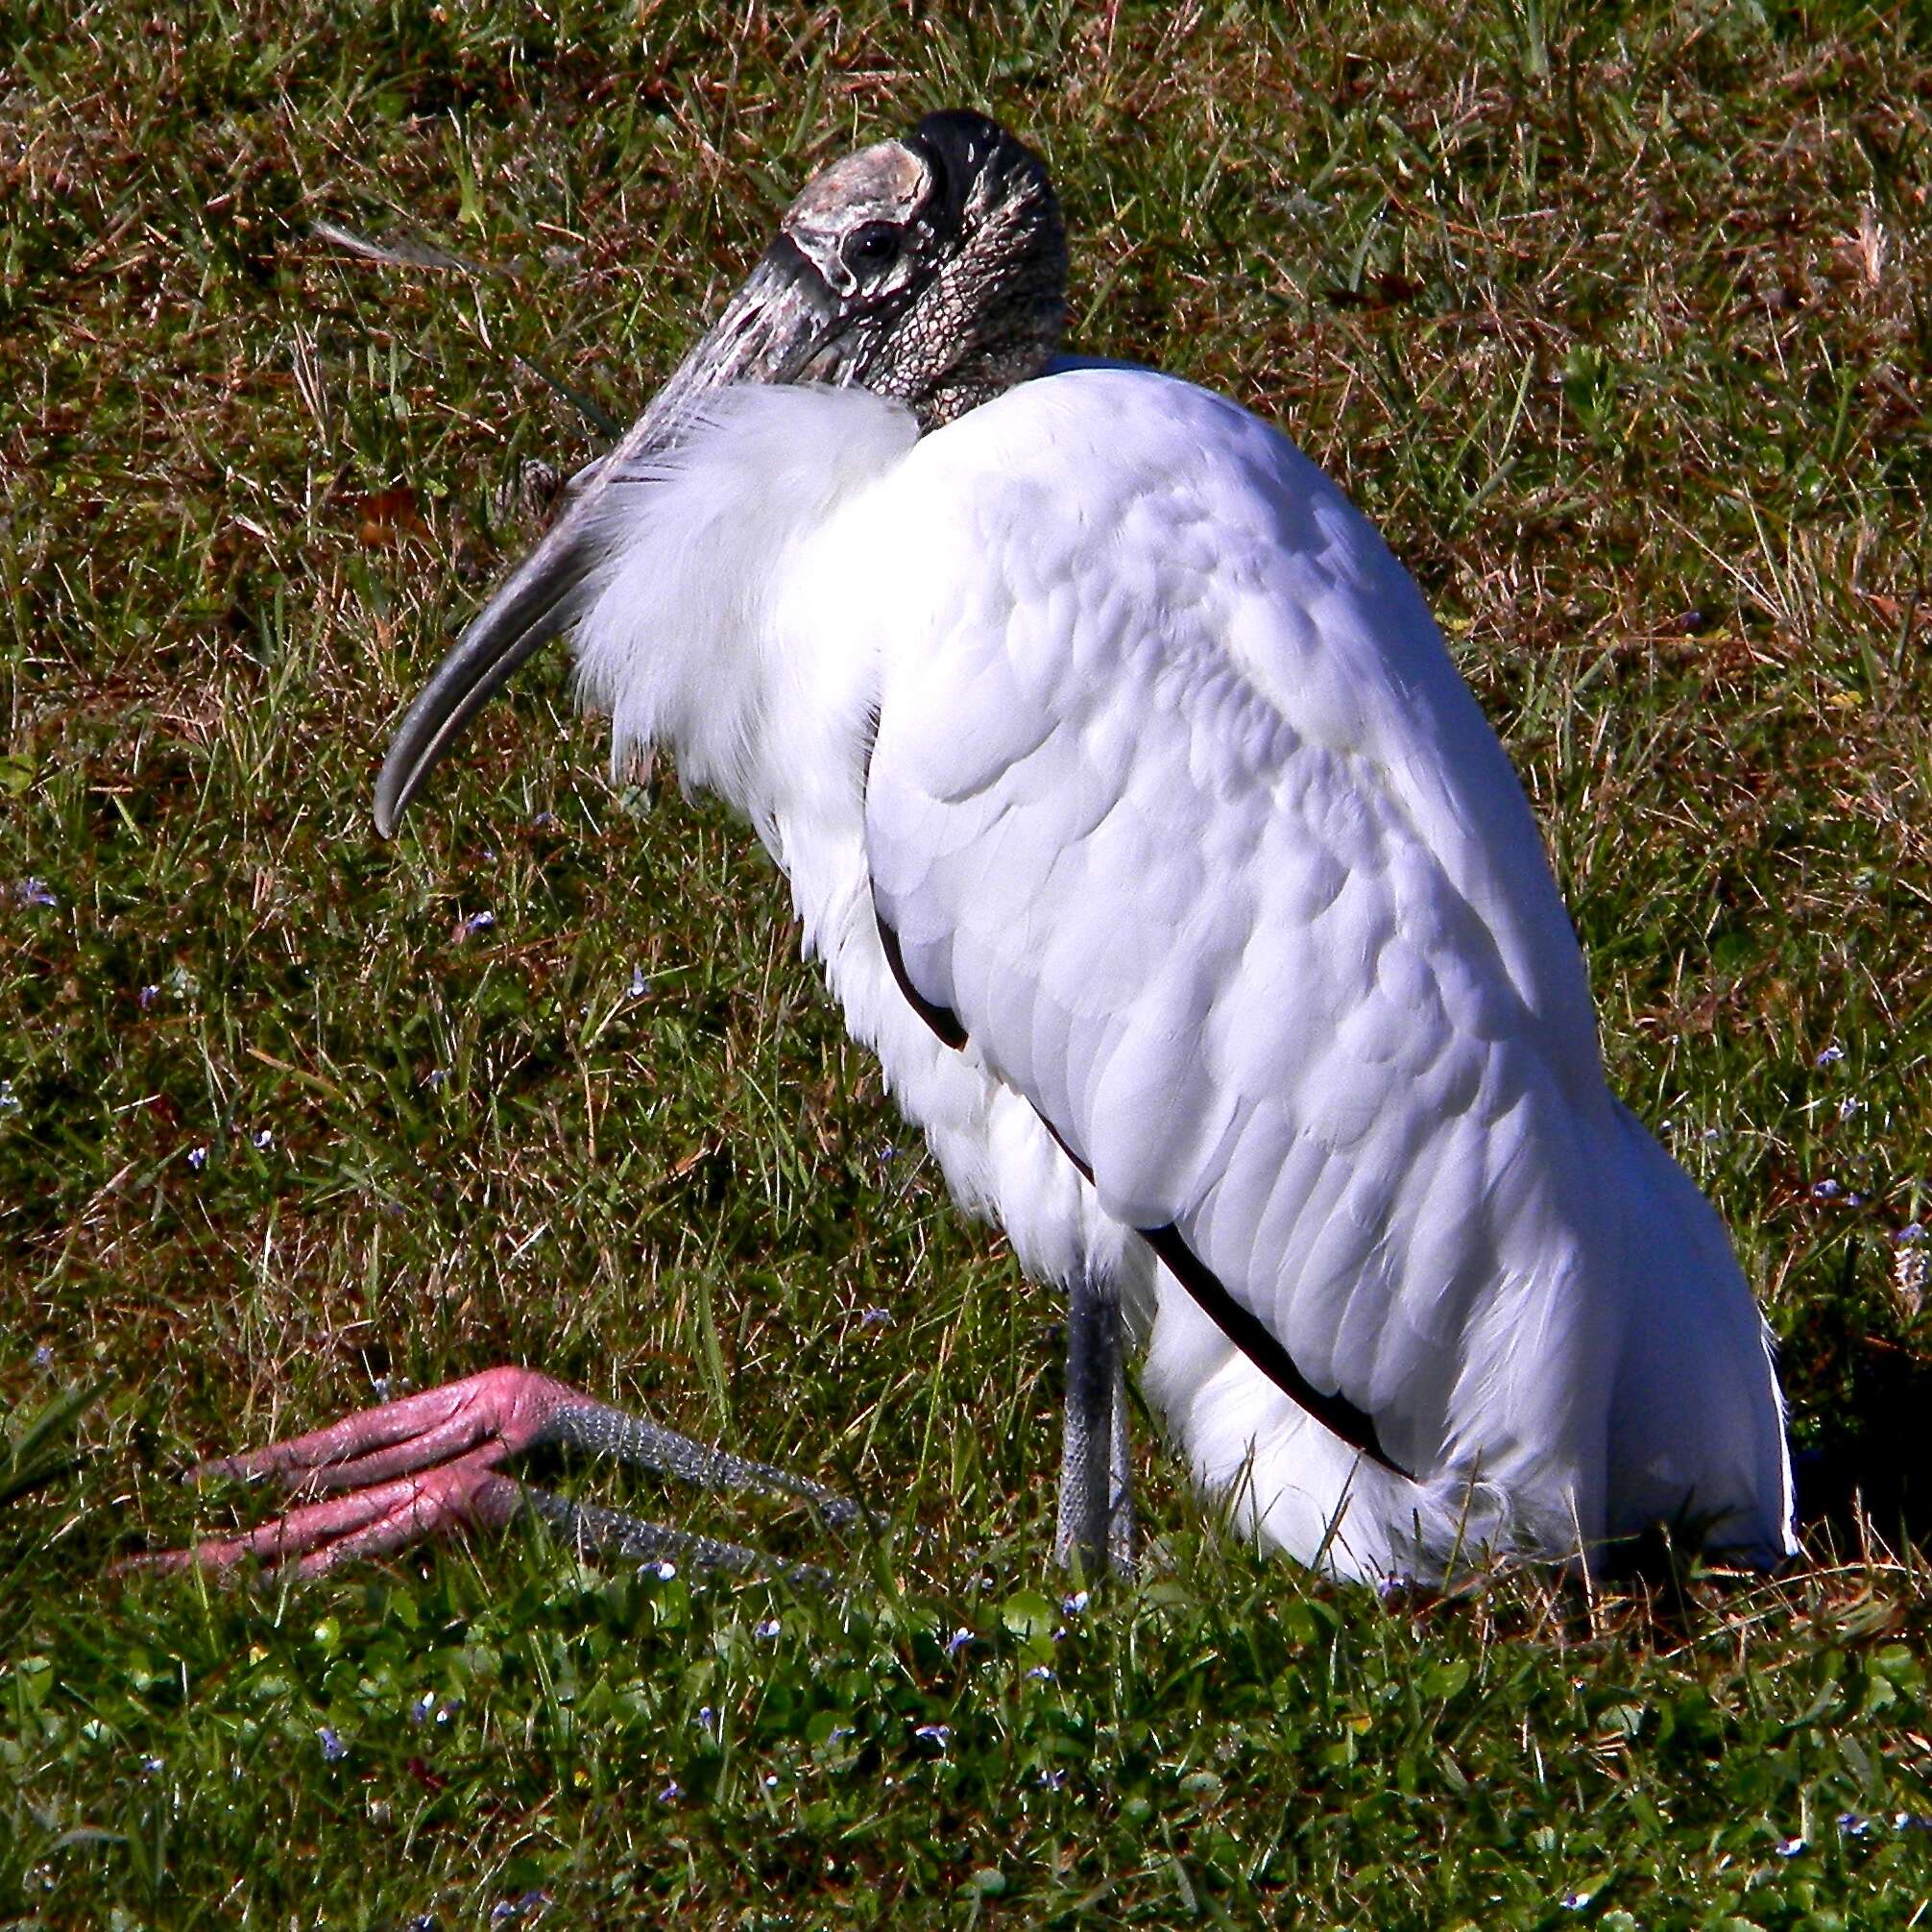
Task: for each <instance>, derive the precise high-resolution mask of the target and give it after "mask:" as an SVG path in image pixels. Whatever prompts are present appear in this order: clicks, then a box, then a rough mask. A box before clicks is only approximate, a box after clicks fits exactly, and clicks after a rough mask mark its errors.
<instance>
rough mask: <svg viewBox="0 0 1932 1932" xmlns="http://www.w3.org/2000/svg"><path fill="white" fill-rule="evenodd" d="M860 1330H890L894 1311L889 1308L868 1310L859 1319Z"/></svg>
mask: <svg viewBox="0 0 1932 1932" xmlns="http://www.w3.org/2000/svg"><path fill="white" fill-rule="evenodd" d="M858 1325H859V1327H860V1328H890V1327H891V1326H892V1311H891V1310H890V1309H889V1308H868V1309H866V1310H865V1311H864V1313H863V1314H861V1315H860V1316H859V1317H858Z"/></svg>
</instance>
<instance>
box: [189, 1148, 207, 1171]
mask: <svg viewBox="0 0 1932 1932" xmlns="http://www.w3.org/2000/svg"><path fill="white" fill-rule="evenodd" d="M207 1164H208V1150H207V1148H205V1147H190V1148H189V1149H188V1166H189V1167H191V1168H193V1169H194V1171H195V1172H196V1173H200V1172H201V1171H202V1170H203V1169H204V1168H205V1167H206V1166H207Z"/></svg>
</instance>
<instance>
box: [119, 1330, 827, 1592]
mask: <svg viewBox="0 0 1932 1932" xmlns="http://www.w3.org/2000/svg"><path fill="white" fill-rule="evenodd" d="M545 1442H550V1443H564V1444H568V1445H572V1446H574V1447H577V1448H580V1449H585V1450H589V1451H592V1452H593V1453H599V1454H605V1455H614V1456H617V1457H620V1458H622V1459H624V1460H626V1461H634V1462H641V1463H644V1464H646V1465H647V1466H648V1467H651V1468H654V1469H659V1470H662V1471H664V1472H665V1473H666V1474H669V1475H673V1476H679V1477H682V1478H683V1479H684V1480H685V1481H687V1482H689V1483H693V1484H697V1485H702V1486H704V1487H707V1488H714V1489H743V1488H751V1489H762V1490H766V1491H773V1492H777V1493H781V1494H785V1495H792V1496H797V1497H801V1498H803V1499H804V1500H806V1501H808V1502H809V1503H811V1504H812V1505H813V1506H814V1508H816V1509H818V1510H819V1512H820V1513H821V1514H822V1515H823V1516H824V1517H825V1518H826V1520H827V1521H829V1522H833V1523H844V1522H850V1521H852V1520H853V1519H854V1518H855V1517H856V1516H857V1510H856V1509H854V1508H853V1506H852V1504H851V1503H849V1502H847V1501H846V1500H845V1499H844V1498H843V1497H841V1496H836V1495H834V1494H833V1492H832V1491H830V1490H828V1489H825V1488H823V1487H821V1486H820V1485H818V1484H816V1483H811V1482H809V1481H807V1480H805V1479H804V1478H802V1477H796V1476H790V1475H787V1474H786V1473H785V1471H784V1470H781V1469H773V1468H771V1467H769V1466H767V1465H766V1464H764V1463H761V1462H750V1461H744V1460H743V1459H742V1458H740V1457H737V1456H732V1455H730V1454H728V1453H726V1452H725V1451H723V1450H720V1449H712V1448H707V1447H705V1446H704V1445H703V1444H702V1443H698V1442H693V1441H691V1440H690V1439H689V1438H688V1437H684V1436H680V1435H678V1434H676V1433H675V1432H674V1431H672V1430H668V1429H664V1428H662V1427H660V1426H659V1425H658V1424H656V1423H653V1422H648V1421H645V1420H644V1419H643V1418H641V1417H640V1416H635V1415H628V1414H626V1413H624V1412H623V1411H622V1410H619V1409H613V1408H611V1407H610V1406H609V1405H608V1404H605V1403H601V1402H598V1401H595V1400H594V1399H593V1398H592V1397H591V1396H589V1395H585V1394H583V1393H582V1392H581V1391H580V1390H578V1389H571V1388H570V1387H568V1385H567V1384H565V1383H562V1382H558V1381H556V1380H555V1379H554V1378H553V1377H551V1376H548V1375H543V1374H540V1373H539V1372H538V1371H537V1370H535V1369H532V1368H512V1367H504V1368H491V1369H486V1370H485V1371H484V1372H483V1373H482V1374H480V1375H472V1376H470V1377H468V1378H467V1379H466V1380H464V1381H462V1382H450V1383H446V1384H444V1385H443V1387H441V1388H440V1389H424V1390H423V1392H422V1393H421V1394H420V1395H409V1396H405V1397H403V1398H402V1399H401V1400H400V1401H398V1402H387V1403H384V1404H383V1405H382V1406H381V1407H380V1408H378V1409H365V1410H362V1411H360V1412H358V1413H356V1414H353V1415H349V1416H345V1417H344V1418H343V1420H342V1421H340V1422H336V1423H332V1424H331V1425H330V1426H329V1427H328V1428H326V1429H317V1430H314V1431H312V1432H311V1433H309V1434H308V1435H306V1436H296V1437H290V1438H289V1439H288V1440H287V1441H284V1442H273V1443H270V1444H269V1445H268V1446H267V1447H266V1448H262V1449H254V1450H250V1451H248V1452H247V1453H245V1454H243V1455H240V1456H229V1457H222V1458H220V1459H218V1460H216V1461H209V1462H205V1463H203V1464H202V1465H201V1467H200V1468H199V1469H198V1470H197V1471H196V1472H195V1473H196V1474H197V1475H224V1476H242V1477H254V1476H274V1477H277V1478H278V1479H279V1480H280V1481H281V1482H282V1484H283V1485H285V1486H286V1487H288V1488H290V1489H292V1490H294V1491H295V1492H297V1493H298V1494H299V1495H305V1496H309V1497H323V1496H328V1497H332V1498H333V1500H331V1501H327V1502H319V1501H311V1502H308V1503H305V1504H303V1505H302V1506H301V1507H299V1508H297V1509H291V1510H289V1511H288V1513H287V1514H286V1515H283V1516H280V1517H278V1518H277V1519H276V1520H275V1521H274V1522H272V1523H266V1524H264V1525H263V1526H262V1527H261V1528H260V1529H258V1530H253V1531H250V1532H249V1533H248V1534H245V1535H241V1536H229V1537H209V1538H208V1539H206V1540H205V1541H204V1542H201V1543H197V1544H196V1545H195V1546H194V1547H193V1548H192V1549H187V1550H167V1551H162V1552H158V1553H157V1554H155V1555H152V1556H142V1557H135V1558H131V1559H129V1562H128V1563H127V1564H125V1565H120V1566H117V1567H123V1568H157V1569H170V1570H173V1569H183V1568H187V1567H189V1566H192V1565H201V1566H203V1567H205V1568H208V1569H216V1570H228V1569H232V1568H233V1567H234V1566H235V1565H237V1564H239V1563H241V1562H242V1561H244V1560H245V1559H246V1558H250V1557H254V1558H258V1559H259V1560H261V1561H263V1562H267V1563H277V1564H278V1563H281V1562H284V1561H287V1560H290V1559H293V1558H299V1559H300V1561H299V1564H298V1568H299V1570H300V1573H301V1574H302V1575H303V1576H312V1575H317V1574H319V1573H320V1572H322V1571H324V1570H326V1569H329V1568H331V1567H333V1566H334V1565H335V1564H336V1563H339V1562H342V1561H345V1560H347V1559H348V1558H352V1557H368V1556H386V1555H392V1554H394V1553H395V1552H396V1551H398V1550H402V1549H406V1548H407V1547H408V1546H409V1545H410V1544H412V1543H416V1542H420V1541H422V1540H423V1538H425V1537H428V1536H433V1535H438V1534H444V1533H446V1532H447V1531H450V1530H454V1529H471V1528H493V1529H494V1528H500V1527H501V1526H502V1525H503V1524H504V1523H507V1522H508V1521H509V1520H510V1518H511V1517H512V1516H514V1515H515V1514H516V1513H517V1511H518V1509H519V1508H520V1507H522V1506H523V1505H524V1504H525V1503H529V1504H532V1505H534V1506H535V1507H536V1509H537V1511H538V1513H539V1514H541V1515H543V1516H544V1517H545V1518H546V1520H549V1521H550V1522H551V1523H552V1524H553V1526H554V1527H556V1528H558V1529H560V1530H562V1531H564V1532H566V1533H567V1534H572V1535H574V1536H575V1537H576V1538H577V1540H578V1541H579V1543H580V1544H582V1545H583V1546H584V1547H586V1548H592V1547H604V1548H610V1549H614V1550H616V1549H621V1550H626V1551H628V1552H630V1553H631V1554H633V1555H642V1554H645V1553H664V1552H669V1551H672V1550H675V1551H677V1552H680V1553H682V1554H684V1555H686V1556H687V1557H688V1558H689V1559H691V1560H693V1561H696V1562H699V1563H705V1564H712V1565H715V1566H722V1567H727V1568H733V1569H745V1568H756V1567H759V1566H760V1559H759V1558H757V1557H756V1555H755V1554H754V1553H753V1552H751V1551H748V1550H742V1549H739V1548H738V1547H737V1545H735V1544H729V1543H720V1542H717V1541H715V1540H713V1539H712V1538H708V1537H693V1536H688V1535H684V1534H680V1533H679V1532H676V1531H666V1530H661V1529H659V1528H658V1527H657V1526H656V1525H654V1524H646V1523H640V1521H638V1519H636V1518H635V1517H628V1516H624V1515H622V1514H621V1513H619V1512H618V1511H616V1510H609V1509H595V1508H594V1507H592V1506H589V1505H586V1506H581V1507H580V1506H578V1505H575V1504H572V1503H568V1502H567V1501H565V1499H563V1498H561V1497H554V1496H549V1495H546V1494H545V1493H544V1492H543V1491H541V1490H536V1489H532V1488H529V1487H527V1486H526V1485H523V1484H520V1483H518V1482H516V1481H514V1480H513V1479H512V1478H510V1477H508V1476H504V1475H501V1474H499V1473H497V1472H498V1468H499V1465H500V1464H502V1463H503V1462H505V1461H508V1460H509V1458H510V1457H512V1456H514V1455H516V1454H517V1453H518V1452H519V1450H523V1449H529V1448H533V1447H535V1446H536V1445H538V1444H539V1443H545Z"/></svg>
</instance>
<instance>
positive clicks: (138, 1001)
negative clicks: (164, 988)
mask: <svg viewBox="0 0 1932 1932" xmlns="http://www.w3.org/2000/svg"><path fill="white" fill-rule="evenodd" d="M160 997H161V989H160V988H159V987H158V986H143V987H142V988H141V989H140V991H139V992H137V993H136V994H135V995H134V1004H135V1005H136V1006H138V1007H139V1008H140V1009H141V1011H142V1012H143V1013H145V1012H146V1011H147V1010H148V1008H149V1007H150V1006H152V1005H153V1004H154V1003H155V1002H156V1001H157V1000H158V999H159V998H160Z"/></svg>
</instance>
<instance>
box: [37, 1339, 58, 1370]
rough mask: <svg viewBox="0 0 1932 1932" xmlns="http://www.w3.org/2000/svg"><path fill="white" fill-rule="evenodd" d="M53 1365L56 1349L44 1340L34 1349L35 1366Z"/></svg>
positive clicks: (46, 1366) (47, 1366) (50, 1366)
mask: <svg viewBox="0 0 1932 1932" xmlns="http://www.w3.org/2000/svg"><path fill="white" fill-rule="evenodd" d="M53 1365H54V1351H53V1350H52V1349H51V1348H50V1347H48V1345H47V1344H46V1343H45V1342H44V1341H43V1342H42V1343H41V1344H40V1345H39V1347H38V1348H36V1350H35V1351H34V1366H35V1367H36V1368H52V1367H53Z"/></svg>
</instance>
